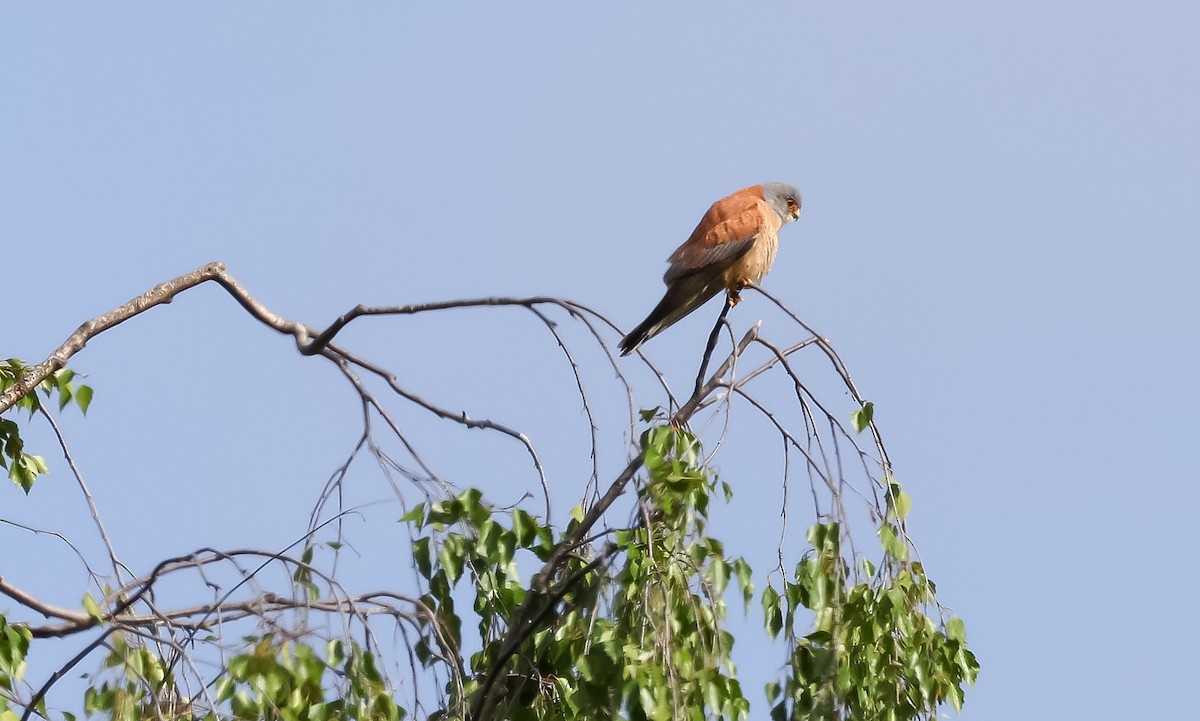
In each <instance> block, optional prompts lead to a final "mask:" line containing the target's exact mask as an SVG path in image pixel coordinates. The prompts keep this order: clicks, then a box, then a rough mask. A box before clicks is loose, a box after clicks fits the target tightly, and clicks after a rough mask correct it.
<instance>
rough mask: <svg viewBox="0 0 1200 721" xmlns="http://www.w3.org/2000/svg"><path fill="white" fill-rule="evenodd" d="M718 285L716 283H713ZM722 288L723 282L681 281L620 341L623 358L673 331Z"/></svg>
mask: <svg viewBox="0 0 1200 721" xmlns="http://www.w3.org/2000/svg"><path fill="white" fill-rule="evenodd" d="M714 281H715V282H714ZM721 287H722V285H721V282H720V279H719V278H718V279H713V280H707V279H702V278H680V279H679V280H677V281H675V282H674V283H672V284H671V285H670V287H668V288H667V292H666V295H664V296H663V298H662V300H660V301H659V302H658V305H656V306H654V310H652V311H650V315H648V316H646V320H644V321H642V322H641V323H639V324H638V326H637V327H636V328H634V329H633V330H632V331H630V332H629V335H627V336H625V337H624V338H622V339H621V342H620V343H618V344H617V347H618V348H620V349H621V355H629V354H630V353H632V352H634V351H635V350H637V349H638V347H639V346H640V345H641V344H643V343H645V342H646V341H648V340H650V339H651V338H653V337H654V336H656V335H658V334H659V333H662V332H663V331H664V330H666V329H667V328H670V327H671V326H672V325H674V324H675V323H676V322H677V321H679V320H680V319H681V318H683V317H684V316H686V315H687V314H688V313H691V312H692V311H694V310H696V309H697V308H699V307H700V306H702V305H704V303H705V302H707V301H708V299H709V298H712V297H713V296H714V295H716V294H717V291H718V290H720V289H721Z"/></svg>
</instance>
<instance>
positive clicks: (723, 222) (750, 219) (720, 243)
mask: <svg viewBox="0 0 1200 721" xmlns="http://www.w3.org/2000/svg"><path fill="white" fill-rule="evenodd" d="M799 215H800V191H798V190H796V189H795V188H794V187H792V186H790V185H788V184H787V183H763V184H762V185H751V186H750V187H749V188H743V189H741V190H739V191H738V192H736V193H734V194H733V195H730V196H728V197H725V198H721V199H720V200H718V201H717V202H715V203H713V204H712V207H711V208H709V209H708V212H707V213H705V214H704V217H703V218H701V219H700V224H699V225H697V226H696V229H695V230H693V231H692V235H691V237H690V238H688V239H687V240H686V241H684V243H683V245H681V246H679V248H678V249H677V250H676V251H675V252H674V253H672V254H671V257H670V258H668V259H667V262H668V263H670V264H671V267H670V268H667V272H666V273H665V274H663V282H664V283H666V284H667V293H666V295H664V296H663V299H662V300H660V301H659V302H658V305H656V306H655V307H654V310H652V311H650V315H649V316H647V317H646V320H644V321H642V322H641V324H640V325H638V327H637V328H634V329H633V330H632V331H631V332H630V333H629V335H627V336H625V337H624V338H622V339H621V342H620V343H618V344H617V347H619V348H620V349H621V355H629V354H630V353H632V352H634V351H635V350H637V349H638V346H640V345H641V344H643V343H645V342H646V341H647V340H649V339H651V338H653V337H654V336H656V335H658V334H659V333H661V332H663V331H664V330H666V329H667V328H668V327H669V326H670V325H671V324H673V323H675V322H676V321H678V320H679V319H681V318H683V317H684V316H685V315H687V314H688V313H691V312H692V311H694V310H696V309H697V308H699V307H700V306H702V305H704V303H705V302H707V301H708V299H709V298H712V297H713V296H714V295H716V294H717V293H718V292H719V291H721V290H724V291H725V292H726V293H727V294H728V296H727V297H728V300H729V303H730V305H736V304H737V302H738V301H739V300H740V298H739V296H738V292H739V291H741V290H742V288H745V287H746V286H747V285H750V284H751V283H758V282H759V281H761V280H762V279H763V276H765V275H766V274H767V271H768V270H770V269H771V263H772V262H774V260H775V250H776V249H777V248H778V247H779V229H780V228H781V227H783V224H784V223H789V222H791V221H793V220H795V219H796V218H797V217H799Z"/></svg>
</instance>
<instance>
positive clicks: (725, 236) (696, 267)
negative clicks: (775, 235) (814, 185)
mask: <svg viewBox="0 0 1200 721" xmlns="http://www.w3.org/2000/svg"><path fill="white" fill-rule="evenodd" d="M770 212H772V211H771V207H770V206H769V205H767V204H766V203H765V202H763V200H762V199H761V198H757V197H754V196H752V195H750V194H748V193H747V194H743V193H737V194H734V195H731V196H729V197H728V198H725V199H723V200H719V201H717V202H716V203H714V204H713V206H712V207H711V208H709V209H708V212H707V213H705V214H704V217H703V218H701V219H700V224H699V225H697V226H696V229H695V230H694V231H692V235H691V237H690V238H688V239H687V240H686V241H685V242H684V244H683V245H681V246H679V248H678V249H677V250H676V251H675V252H674V253H672V254H671V257H670V258H668V259H667V260H668V262H669V263H670V264H671V267H670V268H668V269H667V272H666V273H665V274H664V275H663V282H664V283H667V284H668V285H669V284H670V283H671V282H672V281H675V280H678V279H679V278H682V277H684V276H687V275H691V274H693V273H703V274H704V275H708V274H710V273H711V274H713V275H717V274H720V273H723V272H725V270H726V269H728V268H729V266H731V265H733V264H734V263H736V262H737V260H738V259H739V258H741V257H742V256H743V255H745V254H746V253H748V252H749V251H750V248H751V247H752V246H753V245H754V241H755V239H756V238H757V237H758V233H759V231H760V230H761V229H762V228H763V227H764V226H765V222H764V220H765V219H766V218H767V217H768V216H767V215H766V214H767V213H770Z"/></svg>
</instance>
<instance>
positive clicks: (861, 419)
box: [850, 401, 875, 433]
mask: <svg viewBox="0 0 1200 721" xmlns="http://www.w3.org/2000/svg"><path fill="white" fill-rule="evenodd" d="M874 417H875V404H874V403H872V402H871V401H867V402H866V403H863V405H862V408H859V409H858V410H856V411H854V412H853V413H851V414H850V422H851V423H852V424H854V430H855V431H856V432H858V433H862V432H863V431H865V430H866V429H867V426H869V425H871V420H872V419H874Z"/></svg>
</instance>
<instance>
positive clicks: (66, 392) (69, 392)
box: [0, 358, 92, 493]
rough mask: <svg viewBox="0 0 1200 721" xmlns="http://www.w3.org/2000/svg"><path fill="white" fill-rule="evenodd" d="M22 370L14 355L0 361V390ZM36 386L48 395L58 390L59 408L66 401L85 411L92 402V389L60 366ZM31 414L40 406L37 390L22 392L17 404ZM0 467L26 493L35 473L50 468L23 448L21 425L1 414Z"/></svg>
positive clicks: (63, 406)
mask: <svg viewBox="0 0 1200 721" xmlns="http://www.w3.org/2000/svg"><path fill="white" fill-rule="evenodd" d="M24 370H25V364H24V363H22V362H21V361H20V360H17V359H16V358H9V359H8V360H7V361H3V362H0V392H3V391H6V390H8V389H9V388H11V387H12V386H13V384H14V383H16V382H17V380H18V379H20V377H21V374H22V372H23V371H24ZM38 388H39V389H40V390H41V391H42V393H43V394H44V395H45V396H46V397H47V398H49V397H51V396H52V395H53V394H55V393H57V394H58V409H59V410H62V409H63V408H65V407H66V406H67V404H69V403H72V402H74V403H75V404H76V405H77V406H79V410H81V411H83V412H84V413H87V409H88V406H89V405H91V403H92V389H91V387H90V386H87V385H82V384H80V385H76V384H75V372H74V371H72V370H70V369H68V368H62V369H60V370H58V371H56V372H54V373H52V374H51V375H50V377H48V378H47V379H46V380H44V381H42V382H41V383H40V384H39V385H38ZM16 407H17V408H21V409H23V410H25V411H27V412H28V413H29V415H31V416H32V415H33V414H34V413H37V412H38V411H40V410H41V409H42V404H41V400H40V399H39V398H38V395H37V394H36V393H29V394H27V395H25V396H23V397H22V398H21V399H20V400H19V401H17V404H16ZM0 468H7V469H8V477H9V479H10V480H12V482H13V483H15V484H17V485H18V486H20V487H21V488H22V489H24V491H25V492H26V493H29V491H30V489H32V488H33V483H34V481H36V480H37V477H38V476H40V475H44V474H46V473H49V472H50V469H49V467H48V466H47V465H46V461H45V459H43V458H42V457H41V456H36V455H31V454H29V453H26V452H25V443H24V442H23V441H22V440H21V433H20V428H19V427H18V426H17V424H16V423H15V422H14V421H12V420H9V419H7V418H0Z"/></svg>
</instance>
